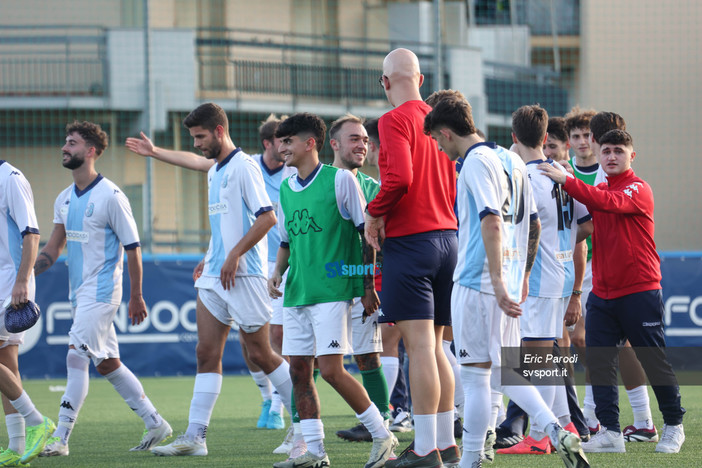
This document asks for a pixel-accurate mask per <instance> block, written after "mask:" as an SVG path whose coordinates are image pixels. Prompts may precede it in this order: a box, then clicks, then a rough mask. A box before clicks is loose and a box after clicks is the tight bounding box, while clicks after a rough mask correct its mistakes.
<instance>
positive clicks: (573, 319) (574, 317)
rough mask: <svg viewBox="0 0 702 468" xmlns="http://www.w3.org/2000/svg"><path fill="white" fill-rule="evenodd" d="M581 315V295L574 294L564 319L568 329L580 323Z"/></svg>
mask: <svg viewBox="0 0 702 468" xmlns="http://www.w3.org/2000/svg"><path fill="white" fill-rule="evenodd" d="M581 315H582V306H581V304H580V295H579V294H573V295H572V296H570V301H569V302H568V307H567V308H566V313H565V316H564V317H563V321H564V322H565V325H566V327H571V326H573V325H575V324H576V323H578V320H579V319H580V316H581Z"/></svg>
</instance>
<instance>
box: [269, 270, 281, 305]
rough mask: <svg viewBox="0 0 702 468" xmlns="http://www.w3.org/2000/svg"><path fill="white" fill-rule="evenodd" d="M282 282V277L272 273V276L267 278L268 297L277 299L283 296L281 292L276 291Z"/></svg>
mask: <svg viewBox="0 0 702 468" xmlns="http://www.w3.org/2000/svg"><path fill="white" fill-rule="evenodd" d="M282 282H283V277H282V276H280V275H279V274H278V273H277V272H273V276H271V277H270V278H268V295H269V296H271V297H272V298H273V299H278V298H279V297H282V296H283V292H282V291H281V290H280V289H278V288H280V285H281V283H282Z"/></svg>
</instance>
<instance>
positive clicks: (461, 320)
mask: <svg viewBox="0 0 702 468" xmlns="http://www.w3.org/2000/svg"><path fill="white" fill-rule="evenodd" d="M424 131H425V132H426V133H427V134H431V136H432V137H433V138H434V139H435V140H436V141H437V142H438V144H439V147H440V148H442V149H443V151H444V152H445V153H446V154H447V155H448V157H449V158H450V159H451V160H452V161H455V160H456V159H458V158H459V157H461V156H464V163H463V168H462V170H461V173H460V176H459V179H458V198H457V205H458V211H459V226H460V232H459V236H458V240H459V254H458V263H457V265H456V271H455V274H454V276H453V279H454V281H455V284H454V286H453V292H452V297H451V306H452V307H451V312H452V318H453V323H454V333H455V339H456V345H457V346H456V348H457V350H458V359H459V362H460V363H461V365H462V367H461V378H462V380H463V388H464V391H465V417H464V420H463V424H464V435H463V456H462V458H461V461H460V466H461V467H466V468H467V467H473V466H480V461H481V457H482V455H483V448H484V446H485V440H486V434H487V432H488V428H489V427H490V425H491V424H492V425H493V426H492V427H494V424H495V418H496V416H497V413H496V408H495V409H493V413H492V415H491V411H490V409H491V407H494V405H491V402H490V398H491V396H490V387H492V388H493V389H494V390H496V391H499V392H501V393H504V394H506V395H507V396H509V397H510V398H511V399H512V400H514V401H515V402H516V403H517V404H519V405H520V406H521V407H522V408H524V409H525V410H526V411H527V413H528V414H529V415H530V416H531V418H532V421H535V422H536V423H537V424H538V425H539V427H541V428H544V432H546V434H548V436H549V438H550V439H551V442H552V443H553V444H554V446H555V447H557V449H558V453H559V455H560V456H561V458H562V459H563V461H564V463H565V465H566V466H568V467H585V466H589V465H588V462H587V458H585V455H584V454H583V453H582V449H581V447H580V439H579V438H578V437H577V436H576V435H574V434H572V433H570V432H568V431H566V430H564V429H563V428H562V427H561V426H560V425H559V424H558V420H557V419H556V417H555V416H554V415H553V413H552V412H551V411H550V410H549V409H548V407H547V406H546V404H545V403H544V401H543V399H542V398H541V396H540V395H539V393H538V391H537V390H536V389H535V388H534V387H533V386H530V385H503V384H502V383H501V381H500V378H501V372H500V367H501V355H500V353H501V347H502V346H518V342H519V339H518V335H517V334H518V332H519V331H518V326H519V324H518V320H517V317H519V316H520V315H522V309H521V307H520V305H519V301H521V300H523V299H524V298H525V296H526V294H527V292H528V291H527V287H528V282H527V281H528V276H529V272H530V270H531V267H532V264H533V261H534V258H535V256H536V249H537V245H538V238H539V230H540V227H539V220H538V215H537V213H536V208H535V206H534V202H533V198H532V194H531V186H530V184H529V183H528V181H527V171H526V167H525V165H524V162H523V161H522V160H521V159H520V158H519V156H518V155H516V154H514V153H512V152H510V151H507V150H505V149H504V148H500V147H498V146H497V145H496V144H494V143H487V142H484V141H483V140H482V138H480V137H479V136H478V135H477V133H476V129H475V125H474V123H473V118H472V113H471V108H470V104H469V103H468V102H467V101H466V100H465V99H460V98H457V97H454V98H445V99H442V100H441V101H439V103H437V104H436V107H434V109H433V110H432V111H431V112H430V113H429V114H428V115H427V116H426V118H425V121H424ZM505 315H506V317H505ZM491 368H492V372H491ZM491 374H492V375H491ZM524 383H526V381H525V382H524ZM491 419H492V421H491Z"/></svg>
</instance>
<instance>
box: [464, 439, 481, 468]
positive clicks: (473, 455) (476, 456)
mask: <svg viewBox="0 0 702 468" xmlns="http://www.w3.org/2000/svg"><path fill="white" fill-rule="evenodd" d="M483 445H484V442H483ZM481 454H482V451H481V450H478V451H477V452H476V451H468V450H466V449H465V448H464V449H463V456H462V457H461V463H460V464H459V465H458V466H460V467H461V468H473V467H474V466H480V455H481Z"/></svg>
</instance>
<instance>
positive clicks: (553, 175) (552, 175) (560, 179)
mask: <svg viewBox="0 0 702 468" xmlns="http://www.w3.org/2000/svg"><path fill="white" fill-rule="evenodd" d="M537 167H538V168H539V170H541V173H542V174H543V175H545V176H546V177H548V178H549V179H551V180H552V181H554V182H555V183H557V184H565V181H566V179H567V177H568V176H567V175H566V174H565V173H563V171H561V170H560V169H558V168H555V167H553V166H552V165H551V164H549V163H545V162H542V163H541V164H539V165H538V166H537Z"/></svg>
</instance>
